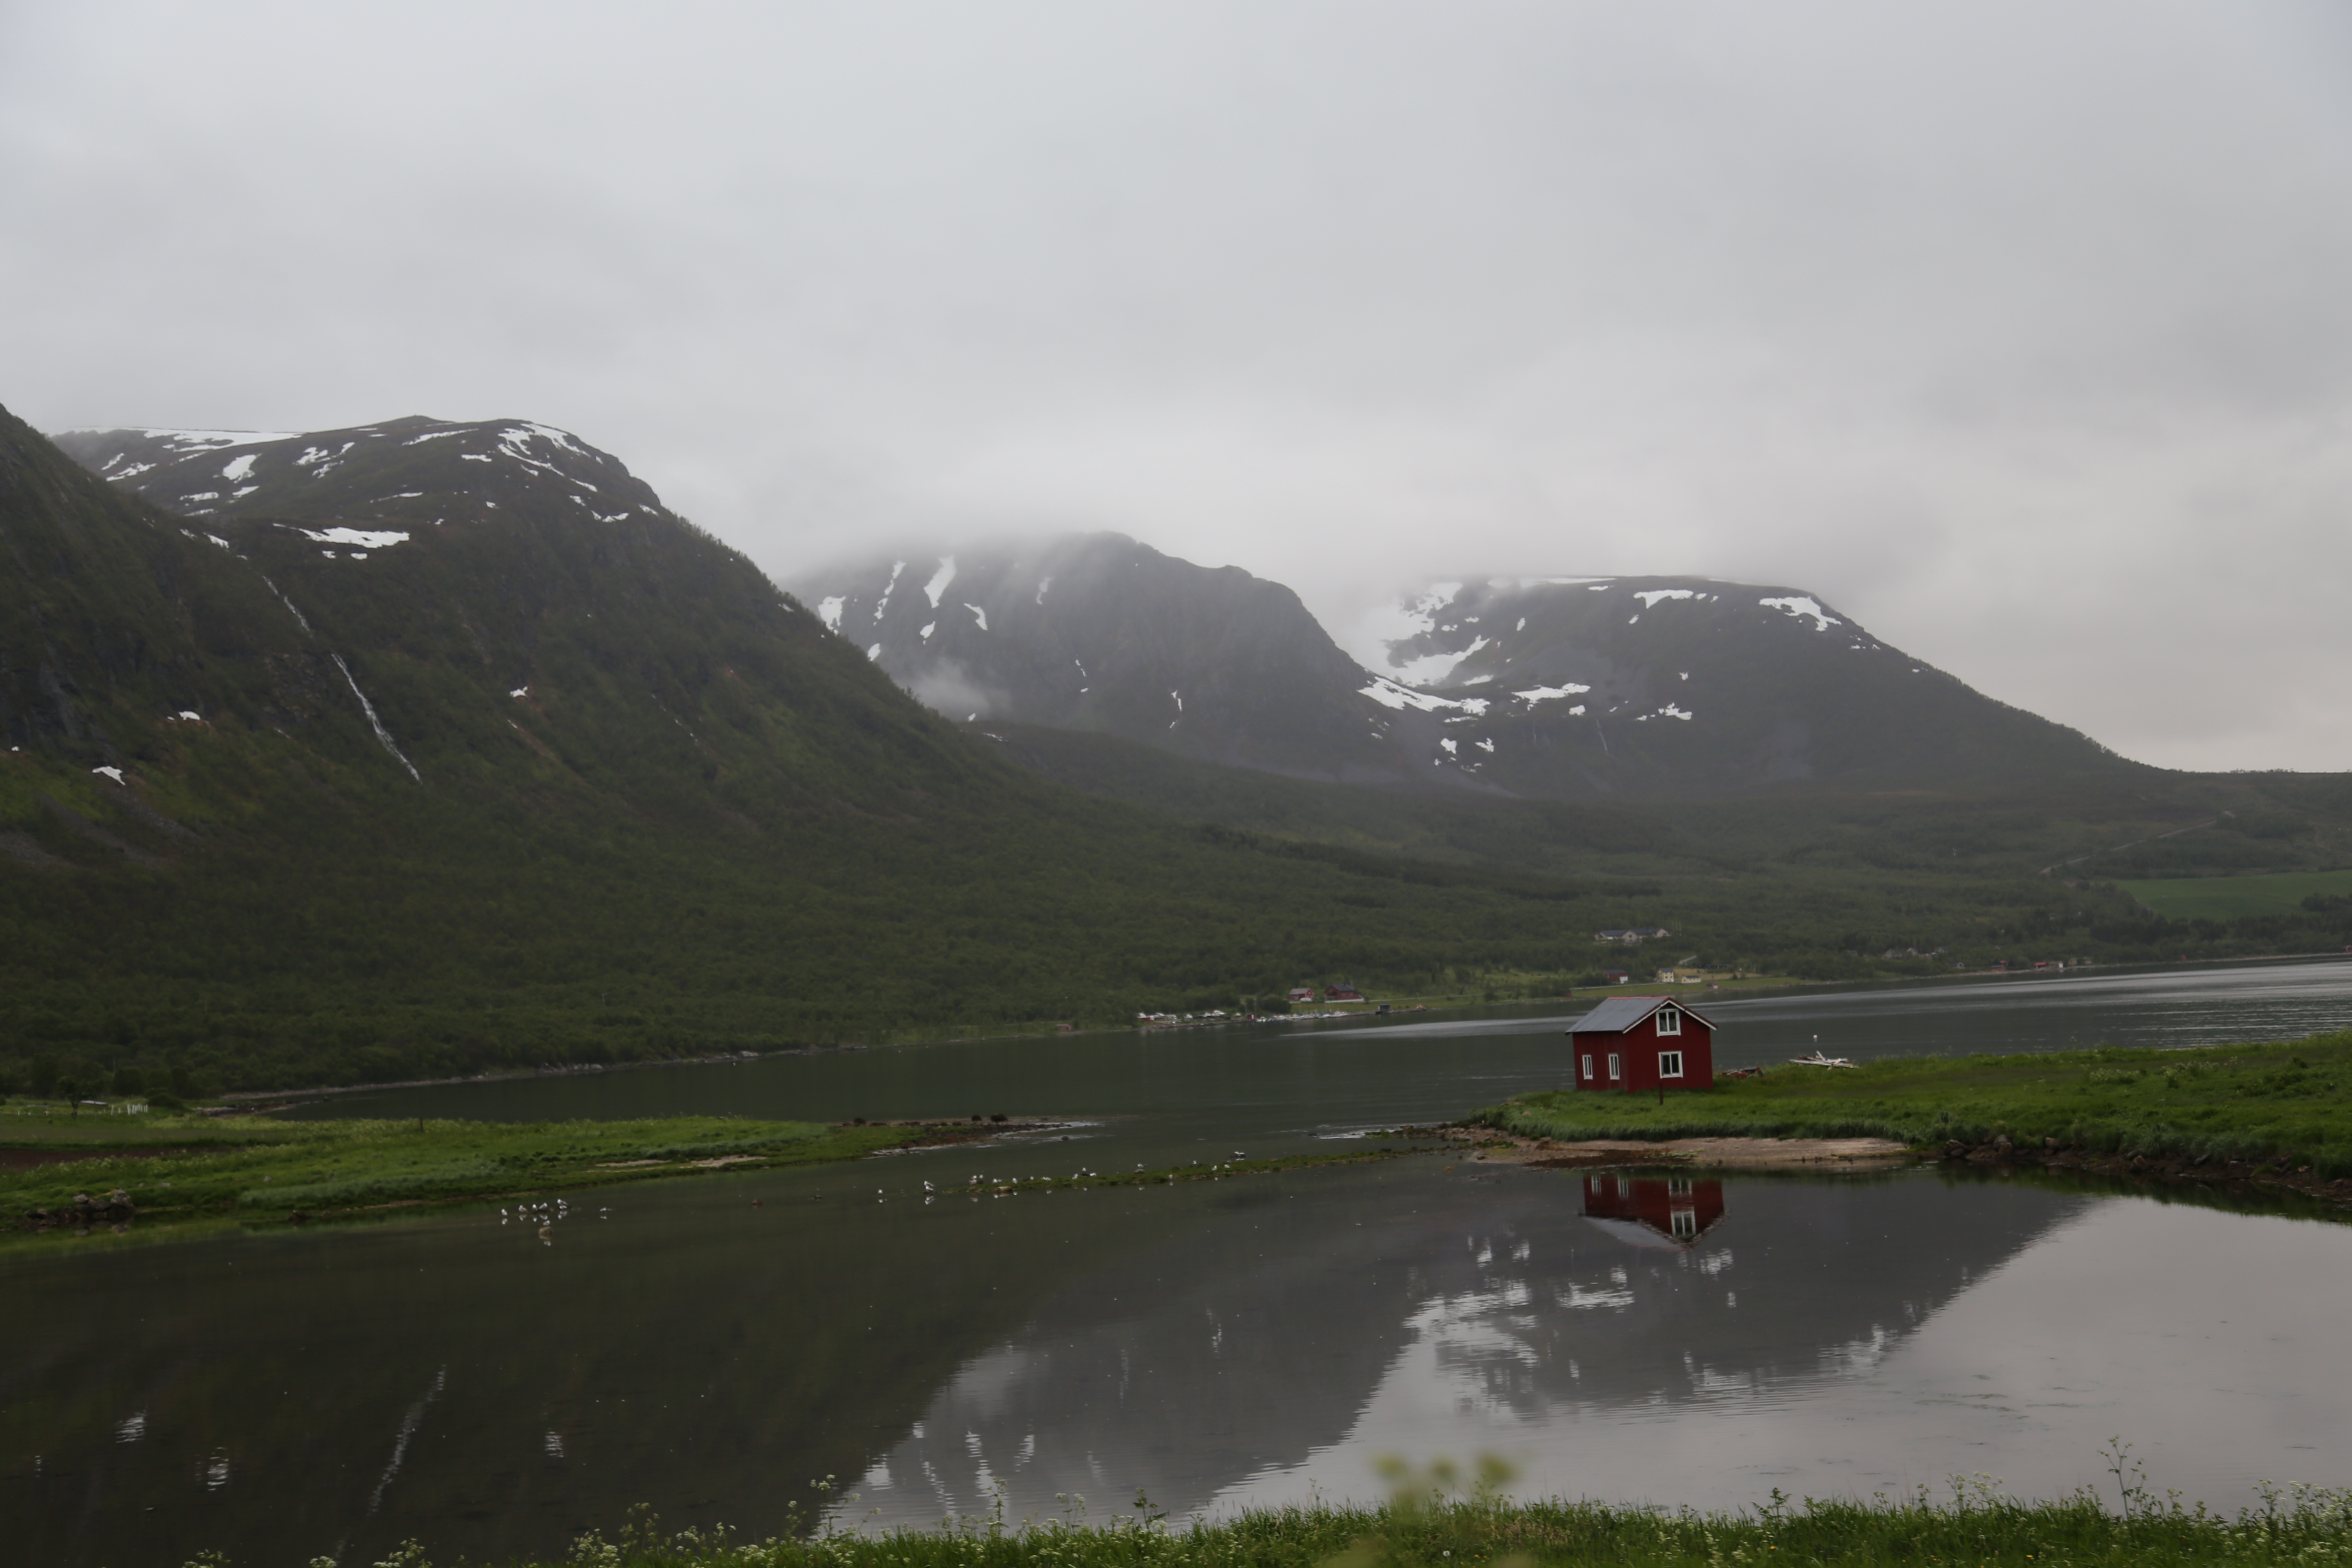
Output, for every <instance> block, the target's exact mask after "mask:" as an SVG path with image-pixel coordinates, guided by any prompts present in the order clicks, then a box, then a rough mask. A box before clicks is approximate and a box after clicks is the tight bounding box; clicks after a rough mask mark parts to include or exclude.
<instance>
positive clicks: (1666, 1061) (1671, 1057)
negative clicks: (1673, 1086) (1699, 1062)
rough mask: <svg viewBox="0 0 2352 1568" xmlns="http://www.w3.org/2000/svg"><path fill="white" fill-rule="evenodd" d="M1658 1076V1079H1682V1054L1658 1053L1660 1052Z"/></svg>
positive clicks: (1671, 1052)
mask: <svg viewBox="0 0 2352 1568" xmlns="http://www.w3.org/2000/svg"><path fill="white" fill-rule="evenodd" d="M1658 1076H1659V1077H1660V1078H1680V1077H1682V1076H1683V1054H1682V1052H1680V1051H1660V1052H1659V1053H1658Z"/></svg>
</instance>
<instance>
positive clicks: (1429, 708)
mask: <svg viewBox="0 0 2352 1568" xmlns="http://www.w3.org/2000/svg"><path fill="white" fill-rule="evenodd" d="M1357 695H1358V696H1360V697H1369V698H1370V699H1371V700H1373V701H1375V702H1377V703H1379V704H1380V705H1381V707H1383V708H1394V709H1396V710H1399V711H1400V712H1401V711H1402V710H1405V709H1407V708H1412V709H1417V710H1420V711H1421V712H1423V713H1484V712H1485V711H1486V700H1485V699H1484V698H1479V697H1437V696H1433V695H1432V694H1431V693H1429V692H1426V691H1415V690H1413V689H1412V688H1411V687H1409V686H1402V685H1399V684H1398V683H1397V682H1396V681H1393V680H1391V679H1389V678H1388V677H1387V676H1385V675H1375V676H1373V677H1372V683H1371V684H1370V686H1367V687H1364V688H1363V689H1361V690H1360V691H1359V692H1358V693H1357Z"/></svg>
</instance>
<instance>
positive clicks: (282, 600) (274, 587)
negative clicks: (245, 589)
mask: <svg viewBox="0 0 2352 1568" xmlns="http://www.w3.org/2000/svg"><path fill="white" fill-rule="evenodd" d="M260 576H261V580H262V581H263V582H264V583H268V584H269V591H270V592H271V593H273V594H275V595H278V603H279V604H281V605H285V606H286V613H287V614H288V615H289V616H293V617H294V624H295V625H296V626H300V627H301V628H302V630H303V631H304V632H306V633H310V635H311V636H316V635H317V634H316V633H313V632H310V620H309V618H308V617H306V616H304V615H303V614H302V612H301V611H299V610H298V609H296V608H295V607H294V601H293V600H291V599H289V598H288V597H287V596H286V590H285V589H283V588H280V587H279V586H278V584H275V583H272V582H270V580H269V574H268V573H267V572H264V573H262V574H260ZM350 673H351V672H350V671H348V670H346V671H344V674H345V675H347V676H348V675H349V674H350ZM354 689H356V688H354ZM360 700H361V701H362V702H364V701H366V700H367V699H366V698H364V697H362V698H361V699H360Z"/></svg>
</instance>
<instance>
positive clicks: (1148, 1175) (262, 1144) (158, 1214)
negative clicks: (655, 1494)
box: [0, 1110, 1411, 1247]
mask: <svg viewBox="0 0 2352 1568" xmlns="http://www.w3.org/2000/svg"><path fill="white" fill-rule="evenodd" d="M1032 1125H1034V1124H1029V1123H1020V1122H1005V1123H997V1122H986V1123H965V1122H954V1121H939V1122H896V1123H874V1124H866V1123H850V1124H845V1125H837V1126H826V1125H823V1124H820V1123H816V1122H807V1121H750V1120H746V1119H743V1118H738V1117H718V1116H678V1117H665V1118H658V1119H651V1120H645V1121H553V1122H528V1123H501V1122H488V1121H277V1120H274V1119H272V1118H269V1117H267V1116H259V1115H247V1116H238V1117H217V1118H215V1117H205V1116H159V1115H123V1116H116V1115H104V1114H100V1115H92V1116H80V1117H68V1116H62V1115H28V1114H25V1113H24V1112H23V1111H22V1110H16V1111H15V1112H14V1113H5V1112H0V1216H5V1218H0V1226H5V1227H6V1228H5V1229H0V1247H5V1246H7V1245H9V1244H10V1243H12V1242H14V1243H16V1244H18V1245H22V1244H25V1243H28V1242H34V1241H36V1240H37V1239H38V1238H42V1237H51V1238H54V1237H88V1236H94V1235H101V1234H104V1235H121V1236H127V1235H130V1234H131V1233H132V1232H133V1231H134V1230H136V1231H138V1232H140V1233H141V1234H142V1235H150V1236H152V1235H155V1234H171V1235H188V1234H194V1233H195V1232H197V1231H200V1230H204V1229H210V1228H219V1227H223V1226H237V1227H240V1228H246V1229H251V1228H255V1227H257V1226H287V1225H307V1224H313V1223H319V1222H325V1221H350V1220H357V1219H368V1218H376V1217H381V1216H383V1215H387V1214H391V1213H394V1212H398V1211H402V1210H414V1209H420V1208H426V1207H446V1206H450V1205H460V1204H473V1203H484V1202H499V1201H504V1200H509V1199H517V1198H541V1197H548V1196H552V1195H555V1194H562V1193H576V1192H582V1191H585V1190H589V1189H593V1188H598V1187H607V1186H614V1185H618V1184H624V1183H635V1182H645V1181H655V1180H663V1179H668V1178H677V1177H686V1176H697V1175H709V1174H713V1173H719V1172H721V1171H736V1172H741V1171H757V1170H774V1169H778V1168H781V1167H784V1166H791V1165H812V1164H821V1163H835V1162H840V1161H845V1160H856V1159H862V1158H865V1157H866V1156H868V1155H872V1154H877V1153H884V1152H893V1151H897V1150H904V1149H917V1148H937V1147H942V1146H946V1145H950V1144H957V1143H970V1142H977V1141H980V1140H982V1139H987V1138H992V1137H996V1136H1000V1135H1002V1134H1003V1133H1004V1132H1006V1131H1023V1130H1025V1129H1026V1128H1028V1127H1030V1126H1032ZM1405 1152H1411V1151H1410V1150H1408V1149H1404V1148H1387V1149H1359V1150H1349V1151H1348V1152H1341V1153H1330V1154H1297V1155H1288V1156H1283V1157H1278V1158H1275V1159H1265V1160H1240V1161H1232V1162H1226V1163H1214V1164H1208V1165H1200V1166H1182V1167H1177V1168H1172V1169H1167V1170H1155V1171H1130V1172H1100V1173H1096V1172H1088V1173H1085V1174H1083V1175H1071V1176H1054V1177H1042V1176H1041V1177H1034V1178H1031V1177H1024V1178H1019V1179H1005V1180H1000V1181H986V1180H981V1181H976V1182H973V1183H971V1184H957V1185H955V1186H953V1187H952V1188H943V1189H941V1192H942V1194H943V1195H944V1194H946V1193H950V1192H951V1193H953V1194H956V1195H961V1196H970V1197H971V1198H974V1199H979V1198H983V1197H1013V1196H1018V1195H1020V1194H1024V1193H1035V1192H1045V1191H1053V1190H1057V1189H1064V1188H1075V1187H1103V1186H1137V1185H1153V1184H1162V1183H1171V1182H1179V1181H1210V1180H1222V1179H1223V1178H1225V1177H1229V1176H1239V1175H1248V1174H1255V1173H1263V1172H1267V1171H1280V1170H1291V1169H1296V1168H1297V1167H1300V1166H1305V1165H1322V1164H1346V1163H1360V1162H1362V1161H1366V1160H1380V1159H1389V1158H1392V1157H1393V1156H1395V1155H1397V1154H1401V1153H1405ZM12 1156H14V1157H16V1159H18V1160H24V1159H53V1160H55V1161H56V1163H39V1164H32V1165H29V1166H21V1165H20V1166H18V1167H17V1168H9V1161H10V1158H11V1157H12ZM60 1156H62V1157H64V1158H58V1157H60ZM931 1186H932V1184H930V1183H921V1184H919V1186H915V1187H913V1188H911V1189H910V1191H909V1192H908V1194H907V1195H909V1196H922V1195H924V1194H925V1193H926V1192H927V1191H929V1189H930V1188H931ZM78 1199H79V1200H81V1201H77V1200H78Z"/></svg>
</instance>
